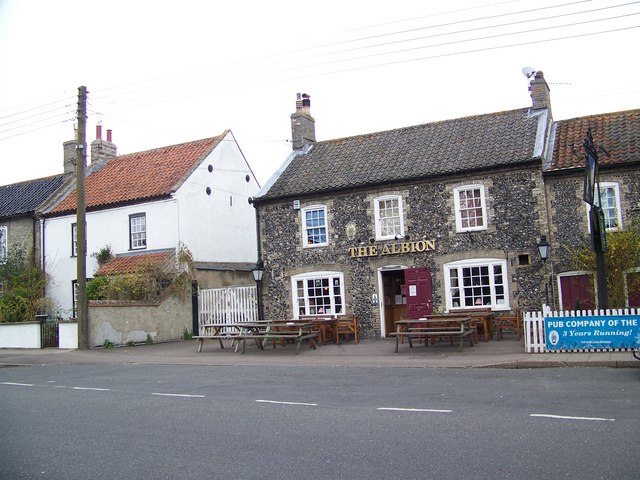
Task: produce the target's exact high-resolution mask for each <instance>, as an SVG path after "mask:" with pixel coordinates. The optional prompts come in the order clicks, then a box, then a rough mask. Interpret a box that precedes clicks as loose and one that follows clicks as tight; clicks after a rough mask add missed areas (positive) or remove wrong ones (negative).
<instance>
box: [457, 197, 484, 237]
mask: <svg viewBox="0 0 640 480" xmlns="http://www.w3.org/2000/svg"><path fill="white" fill-rule="evenodd" d="M453 199H454V204H455V209H456V231H457V232H470V231H474V230H486V228H487V208H486V202H485V197H484V185H465V186H463V187H458V188H455V189H454V190H453Z"/></svg>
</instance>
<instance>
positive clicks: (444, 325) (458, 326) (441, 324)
mask: <svg viewBox="0 0 640 480" xmlns="http://www.w3.org/2000/svg"><path fill="white" fill-rule="evenodd" d="M494 324H495V325H494ZM395 326H396V330H395V332H391V333H390V336H392V337H395V339H396V353H398V346H399V343H400V342H404V339H405V338H406V339H407V340H408V341H409V348H413V341H414V340H416V339H417V340H418V341H424V344H425V346H428V345H429V343H430V342H433V341H435V340H436V339H438V338H445V339H447V338H448V339H449V340H450V342H451V345H453V341H454V339H456V340H459V344H458V351H462V349H463V346H464V340H465V339H468V341H469V345H470V346H473V345H474V343H477V342H478V338H479V336H480V335H479V332H478V330H480V331H481V332H480V333H481V337H482V339H483V340H484V341H485V342H488V341H489V339H491V338H493V333H494V326H495V329H497V330H498V340H499V339H501V338H502V334H503V331H504V330H505V329H513V330H515V332H516V333H517V335H518V339H520V335H521V333H520V332H521V320H520V311H519V310H516V314H515V315H505V314H503V315H499V316H495V314H494V312H493V311H492V310H491V309H490V308H477V309H459V310H450V311H449V313H441V314H435V315H427V316H426V317H422V318H418V319H404V320H398V321H396V322H395Z"/></svg>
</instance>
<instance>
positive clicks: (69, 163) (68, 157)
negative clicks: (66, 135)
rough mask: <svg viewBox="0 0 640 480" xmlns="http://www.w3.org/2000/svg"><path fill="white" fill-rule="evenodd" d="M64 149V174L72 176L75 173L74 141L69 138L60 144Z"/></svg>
mask: <svg viewBox="0 0 640 480" xmlns="http://www.w3.org/2000/svg"><path fill="white" fill-rule="evenodd" d="M62 148H63V149H64V157H63V161H64V162H63V163H64V175H65V177H66V176H74V177H75V175H76V141H75V140H69V141H67V142H64V143H63V144H62Z"/></svg>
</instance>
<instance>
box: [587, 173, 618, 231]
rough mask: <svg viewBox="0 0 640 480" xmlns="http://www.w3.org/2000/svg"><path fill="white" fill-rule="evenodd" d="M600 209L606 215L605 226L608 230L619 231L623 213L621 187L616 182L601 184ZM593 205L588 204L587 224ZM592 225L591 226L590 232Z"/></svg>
mask: <svg viewBox="0 0 640 480" xmlns="http://www.w3.org/2000/svg"><path fill="white" fill-rule="evenodd" d="M599 186H600V207H601V208H602V213H604V224H605V227H606V229H607V230H617V229H619V228H621V227H622V212H621V211H620V186H619V185H618V184H617V183H615V182H600V185H599ZM590 210H591V205H588V204H587V222H588V221H589V220H588V219H589V212H590ZM590 231H591V224H589V232H590Z"/></svg>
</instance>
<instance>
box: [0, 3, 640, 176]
mask: <svg viewBox="0 0 640 480" xmlns="http://www.w3.org/2000/svg"><path fill="white" fill-rule="evenodd" d="M551 7H552V8H551ZM607 7H610V8H607ZM594 10H595V11H594ZM519 12H521V13H519ZM581 12H582V13H581ZM613 17H615V18H613ZM639 27H640V2H632V1H624V0H591V1H579V0H539V1H536V2H531V1H530V0H511V1H507V0H475V1H467V0H449V1H447V2H431V1H426V0H415V1H409V0H395V1H394V2H389V1H388V0H387V1H381V0H339V1H338V0H322V1H316V2H300V1H299V0H298V1H290V0H273V1H271V2H264V1H258V0H225V1H215V0H214V1H200V0H179V1H165V0H155V1H146V0H145V1H142V0H138V1H131V0H104V1H93V0H57V1H51V0H0V185H4V184H9V183H14V182H18V181H22V180H28V179H33V178H39V177H43V176H47V175H53V174H57V173H61V172H62V143H63V142H64V141H66V140H72V139H74V120H75V114H76V102H77V93H78V87H79V86H81V85H85V86H86V87H87V88H88V90H89V117H88V120H87V125H88V127H87V141H88V143H90V142H91V140H93V139H94V138H95V125H96V124H97V123H98V122H101V123H102V125H103V138H105V135H106V134H105V133H104V132H105V131H106V129H112V130H113V140H114V143H116V145H117V147H118V153H120V154H124V153H131V152H136V151H140V150H146V149H150V148H156V147H161V146H165V145H171V144H175V143H181V142H186V141H190V140H196V139H199V138H204V137H210V136H215V135H219V134H220V133H222V132H223V131H224V130H225V129H227V128H229V129H231V130H232V131H233V133H234V135H235V136H236V139H237V140H238V142H239V144H240V147H241V148H242V150H243V152H244V154H245V156H246V158H247V160H248V162H249V164H250V165H251V167H252V169H253V171H254V172H255V174H256V176H257V177H258V181H259V182H260V183H261V184H264V183H265V182H266V180H267V179H268V178H269V176H270V175H271V174H272V173H273V172H274V171H275V170H276V168H277V167H278V166H279V165H280V164H281V163H282V161H284V159H285V158H286V156H287V155H288V153H289V152H290V150H291V146H290V144H289V143H287V141H288V140H289V139H290V137H291V127H290V119H289V116H290V115H291V113H293V111H294V110H295V98H296V93H297V92H301V93H302V92H304V93H308V94H310V95H311V114H312V115H313V117H314V118H315V119H316V137H317V139H318V140H328V139H333V138H340V137H346V136H351V135H358V134H362V133H370V132H376V131H380V130H388V129H392V128H398V127H405V126H409V125H417V124H421V123H426V122H431V121H436V120H444V119H449V118H456V117H461V116H467V115H476V114H483V113H491V112H497V111H502V110H508V109H514V108H523V107H528V106H530V103H531V100H530V97H529V93H528V90H527V87H528V81H527V80H526V78H525V77H524V76H523V74H522V72H521V70H522V67H525V66H530V67H533V68H536V69H538V70H542V71H544V72H545V78H546V80H547V82H548V83H549V85H550V88H551V100H552V108H553V115H554V118H555V119H557V120H560V119H565V118H572V117H577V116H582V115H588V114H594V113H604V112H614V111H619V110H628V109H635V108H640V82H639V78H640V62H639V61H638V58H637V57H638V54H637V50H638V45H640V41H639V40H640V28H639ZM599 32H608V33H599ZM588 33H592V34H591V35H585V34H588ZM571 37H573V38H571ZM553 39H557V40H553ZM550 40H552V41H550ZM488 141H490V139H488Z"/></svg>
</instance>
